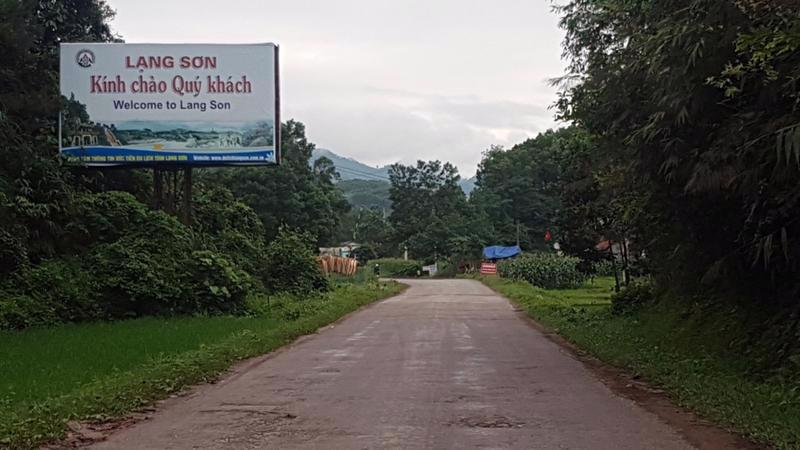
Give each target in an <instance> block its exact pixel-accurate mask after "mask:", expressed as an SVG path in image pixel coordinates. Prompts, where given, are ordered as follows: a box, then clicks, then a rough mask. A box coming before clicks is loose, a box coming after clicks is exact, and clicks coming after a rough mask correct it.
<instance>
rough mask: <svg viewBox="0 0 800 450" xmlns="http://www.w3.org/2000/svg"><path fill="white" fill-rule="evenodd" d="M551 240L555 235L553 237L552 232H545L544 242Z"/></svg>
mask: <svg viewBox="0 0 800 450" xmlns="http://www.w3.org/2000/svg"><path fill="white" fill-rule="evenodd" d="M550 239H553V235H552V234H550V230H547V231H545V233H544V240H545V241H549V240H550Z"/></svg>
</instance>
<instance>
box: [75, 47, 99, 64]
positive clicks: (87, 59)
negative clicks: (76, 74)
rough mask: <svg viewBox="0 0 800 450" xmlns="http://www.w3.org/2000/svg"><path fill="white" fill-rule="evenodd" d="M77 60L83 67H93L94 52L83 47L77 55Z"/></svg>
mask: <svg viewBox="0 0 800 450" xmlns="http://www.w3.org/2000/svg"><path fill="white" fill-rule="evenodd" d="M75 62H77V63H78V65H79V66H81V67H83V68H87V67H92V64H94V53H92V51H91V50H87V49H83V50H81V51H79V52H78V54H77V55H76V56H75Z"/></svg>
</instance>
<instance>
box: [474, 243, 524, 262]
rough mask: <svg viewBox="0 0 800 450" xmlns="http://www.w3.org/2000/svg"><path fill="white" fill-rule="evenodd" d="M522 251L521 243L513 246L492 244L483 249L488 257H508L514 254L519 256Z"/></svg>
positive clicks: (484, 254)
mask: <svg viewBox="0 0 800 450" xmlns="http://www.w3.org/2000/svg"><path fill="white" fill-rule="evenodd" d="M520 253H522V250H521V249H520V248H519V245H515V246H513V247H502V246H500V245H492V246H491V247H485V248H484V249H483V257H484V258H486V259H506V258H511V257H512V256H517V255H519V254H520Z"/></svg>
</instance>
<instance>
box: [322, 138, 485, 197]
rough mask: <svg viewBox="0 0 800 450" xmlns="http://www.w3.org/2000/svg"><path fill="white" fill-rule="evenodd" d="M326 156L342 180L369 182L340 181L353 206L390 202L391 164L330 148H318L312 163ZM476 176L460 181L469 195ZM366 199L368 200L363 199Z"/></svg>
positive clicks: (462, 187)
mask: <svg viewBox="0 0 800 450" xmlns="http://www.w3.org/2000/svg"><path fill="white" fill-rule="evenodd" d="M323 156H324V157H326V158H328V159H330V160H331V161H332V162H333V165H334V166H335V167H336V171H337V172H339V175H340V177H341V180H342V181H343V182H344V181H350V180H364V181H369V183H340V185H339V187H340V188H341V189H342V191H344V193H345V196H346V197H347V199H348V200H350V203H351V204H352V205H353V206H356V207H368V208H372V207H378V206H380V207H384V206H387V207H388V205H389V204H390V202H389V168H390V166H389V165H386V166H381V167H372V166H368V165H366V164H364V163H362V162H360V161H357V160H355V159H353V158H348V157H346V156H341V155H338V154H336V153H334V152H332V151H330V150H328V149H324V148H316V149H314V154H313V156H312V158H311V163H312V164H313V162H314V161H316V160H317V159H319V158H320V157H323ZM475 180H476V178H475V177H474V176H473V177H472V178H464V179H462V180H461V181H460V182H459V185H460V186H461V189H462V190H463V191H464V193H465V194H467V195H469V194H470V193H471V192H472V190H473V189H474V188H475ZM362 200H366V201H362Z"/></svg>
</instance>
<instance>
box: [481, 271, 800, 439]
mask: <svg viewBox="0 0 800 450" xmlns="http://www.w3.org/2000/svg"><path fill="white" fill-rule="evenodd" d="M480 279H481V281H482V282H483V283H484V284H486V285H487V286H489V287H491V288H492V289H494V290H496V291H498V292H500V293H501V294H503V295H504V296H506V297H507V298H509V299H511V300H512V301H514V302H515V303H516V304H517V305H519V306H520V307H522V308H523V309H524V310H525V311H526V312H527V314H528V315H529V316H531V317H532V318H534V319H536V320H537V321H538V322H540V323H542V324H543V325H545V326H547V327H548V328H550V329H552V330H553V331H555V332H557V333H558V334H560V335H562V336H563V337H565V338H566V339H568V340H569V341H571V342H572V343H574V344H575V345H577V346H578V347H580V348H581V349H583V350H585V351H587V352H588V353H590V354H592V355H593V356H595V357H597V358H599V359H600V360H602V361H605V362H607V363H610V364H612V365H615V366H617V367H623V368H625V369H627V370H629V371H630V372H633V373H634V374H636V375H639V376H641V377H642V378H644V379H645V380H647V381H648V382H650V383H652V384H655V385H657V386H659V387H661V388H663V389H664V390H665V391H666V392H667V393H668V394H669V395H670V397H671V398H672V399H673V400H674V401H675V402H676V403H677V404H679V405H681V406H684V407H686V408H688V409H691V410H693V411H695V412H697V413H698V414H699V415H701V416H703V417H706V418H708V419H709V420H712V421H713V422H715V423H717V424H719V425H721V426H724V427H726V428H728V429H730V430H733V431H736V432H739V433H742V434H744V435H747V436H749V437H750V438H752V439H754V440H755V441H758V442H762V443H765V444H769V445H771V446H774V447H776V448H787V449H788V448H800V385H798V384H797V382H796V380H797V378H793V377H784V376H771V377H768V378H767V377H764V376H759V375H756V374H754V373H752V372H751V371H750V370H749V368H750V367H752V366H753V364H752V361H753V360H752V358H753V357H754V355H741V354H738V355H737V354H736V353H735V352H731V351H730V342H731V340H732V339H735V338H736V335H737V329H736V327H735V325H734V323H735V322H733V321H732V320H731V318H730V317H727V316H726V315H725V314H722V313H718V312H717V313H715V312H712V311H703V312H701V313H700V314H697V313H695V314H688V313H687V312H686V311H682V310H679V309H678V308H676V307H675V306H674V305H670V304H669V303H666V302H661V303H659V304H656V305H652V306H651V307H649V308H647V309H644V310H641V311H639V312H637V313H633V314H629V315H623V316H618V315H613V314H611V311H610V304H611V302H610V296H611V286H612V285H613V280H609V279H599V280H597V281H595V283H594V284H593V285H592V284H589V285H587V286H585V287H583V288H580V289H567V290H544V289H539V288H536V287H534V286H532V285H530V284H528V283H524V282H514V281H509V280H504V279H501V278H497V277H481V278H480ZM738 333H739V334H741V330H738ZM740 338H741V336H740ZM726 349H728V351H726ZM793 380H794V381H793Z"/></svg>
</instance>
